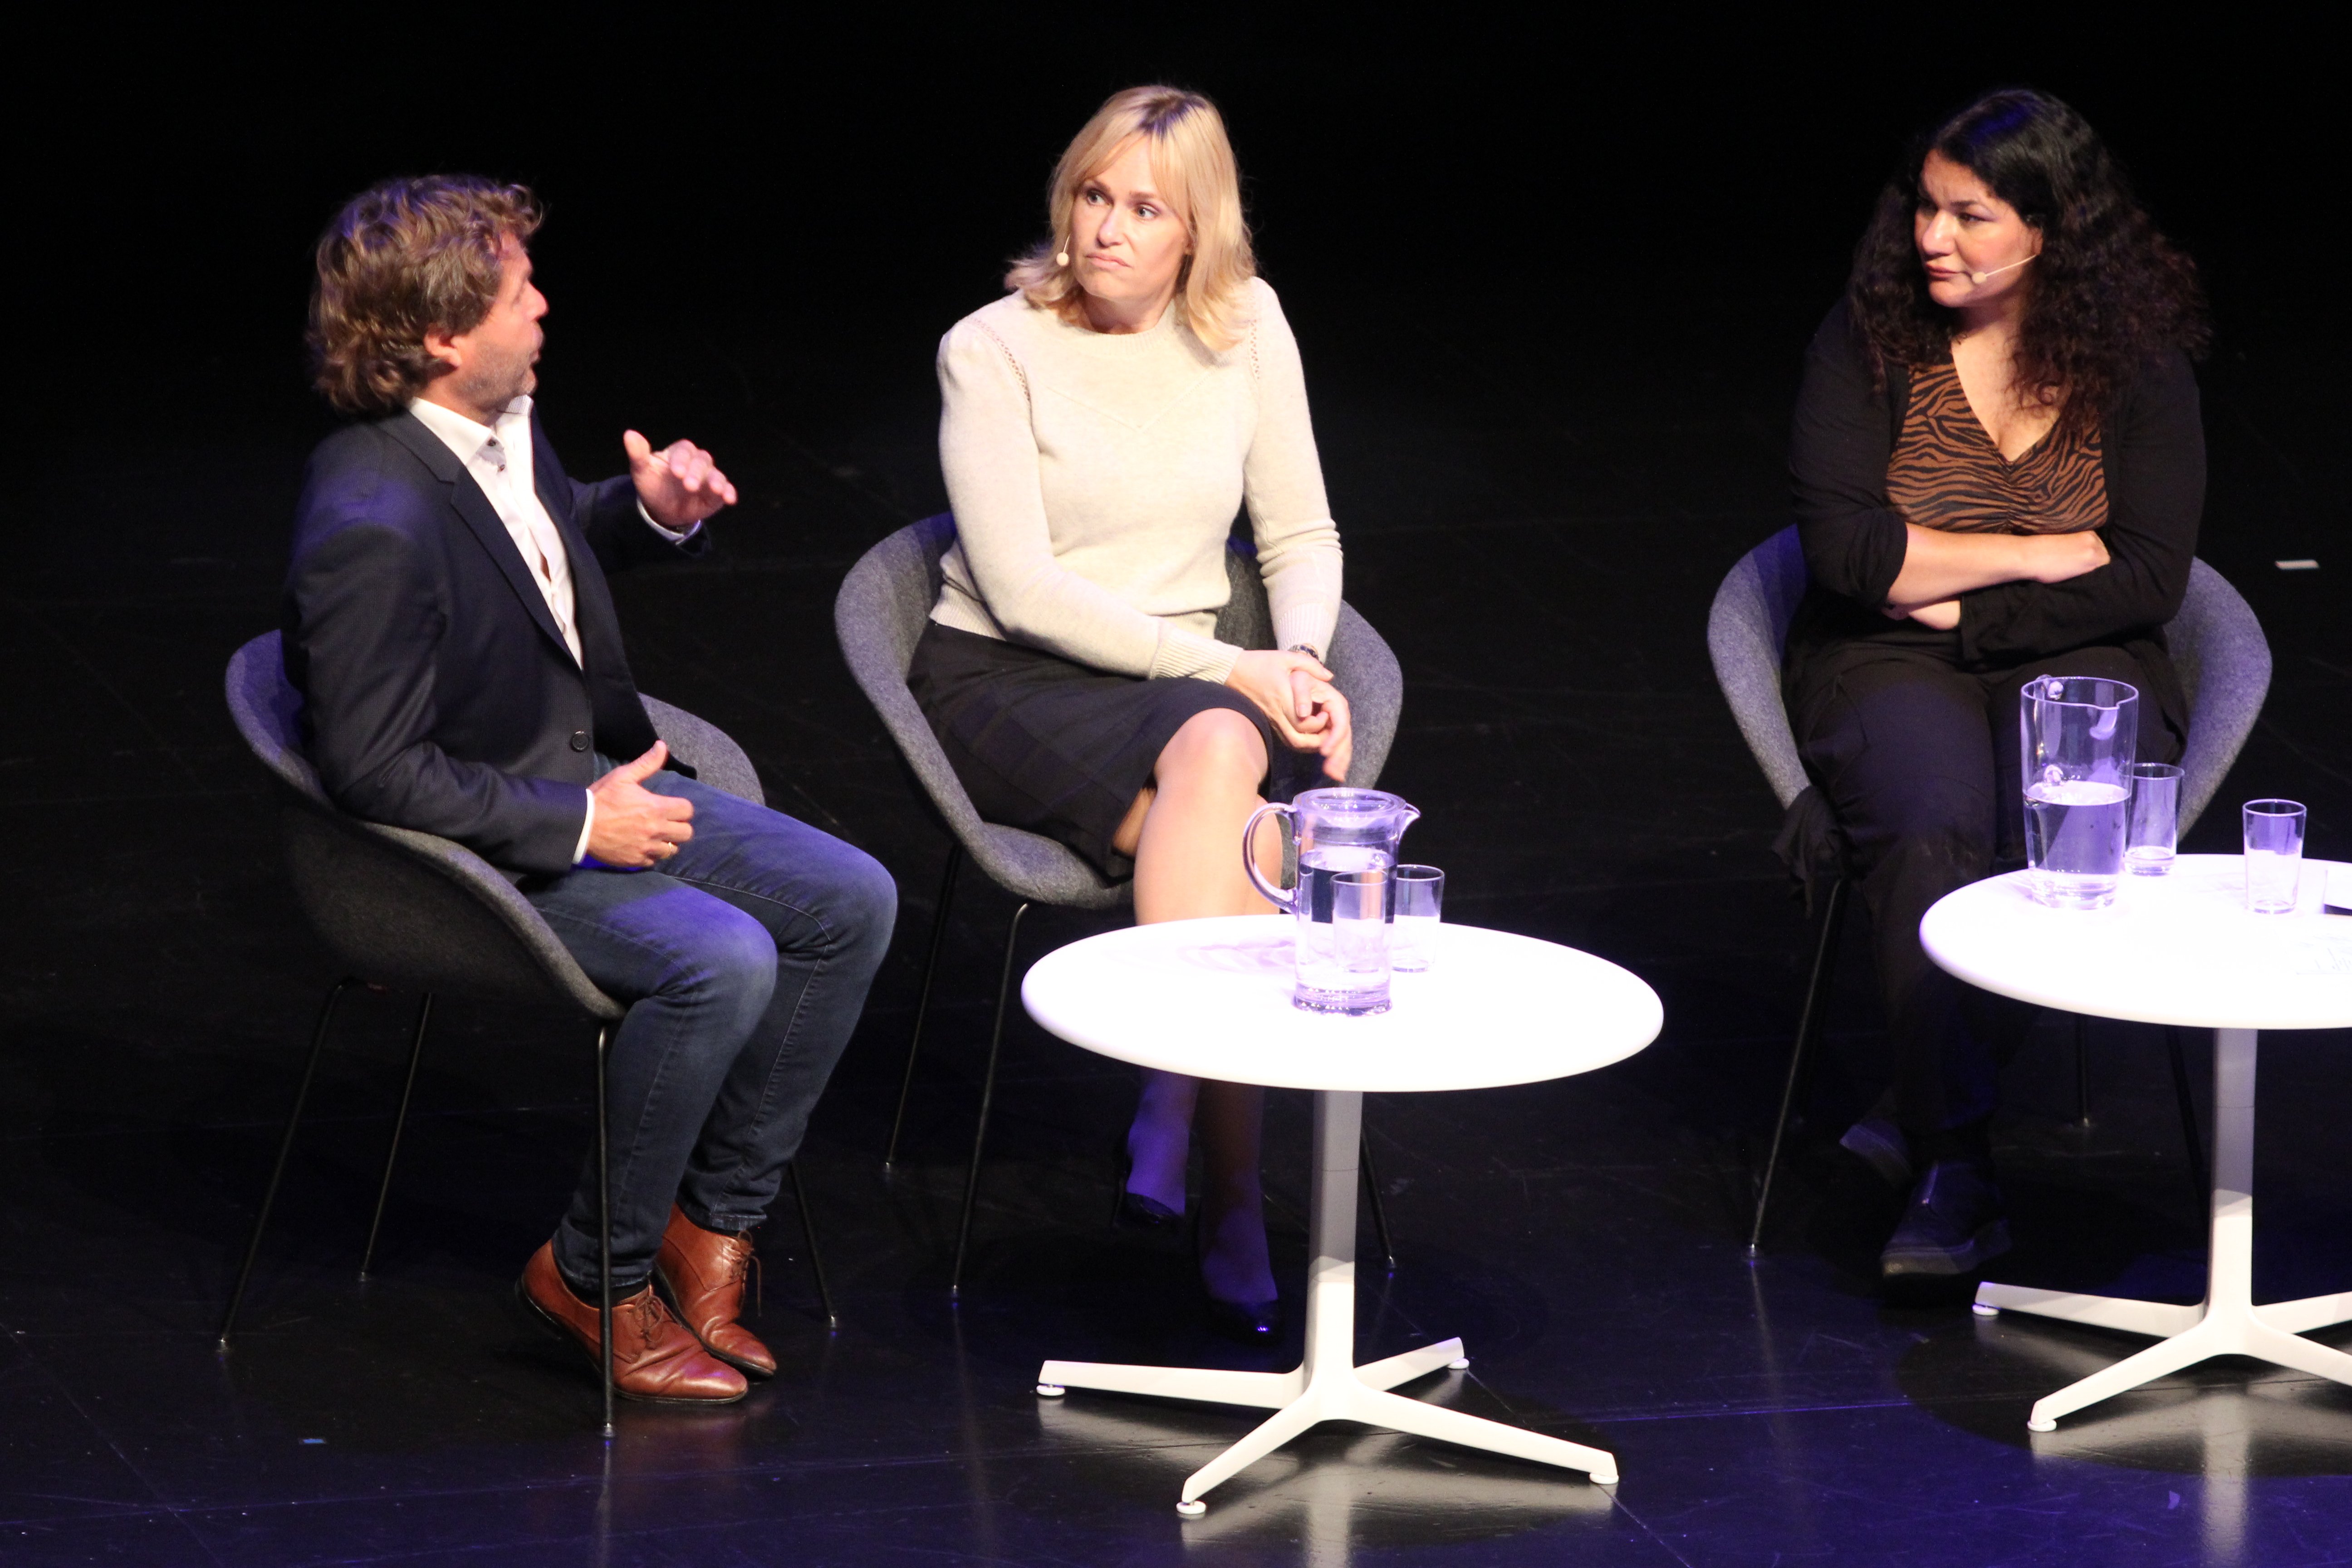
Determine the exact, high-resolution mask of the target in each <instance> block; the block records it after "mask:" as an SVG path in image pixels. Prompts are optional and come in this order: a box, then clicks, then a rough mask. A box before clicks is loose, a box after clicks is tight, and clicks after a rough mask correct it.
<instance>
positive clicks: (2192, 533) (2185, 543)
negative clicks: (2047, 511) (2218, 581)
mask: <svg viewBox="0 0 2352 1568" xmlns="http://www.w3.org/2000/svg"><path fill="white" fill-rule="evenodd" d="M2104 439H2105V441H2107V442H2109V443H2112V444H2113V446H2114V449H2115V460H2114V461H2113V462H2112V463H2110V464H2109V465H2108V467H2107V471H2108V473H2109V474H2111V475H2113V476H2114V479H2115V482H2114V483H2113V484H2112V485H2111V486H2110V487H2109V489H2108V491H2107V521H2106V525H2105V527H2104V528H2102V529H2100V530H2099V536H2100V538H2101V539H2102V540H2103V541H2104V542H2105V553H2106V555H2107V557H2108V559H2107V560H2106V562H2105V563H2104V564H2102V565H2100V566H2099V567H2098V568H2097V569H2096V570H2092V571H2085V572H2083V573H2081V574H2076V575H2070V576H2068V577H2065V578H2064V579H2063V580H2062V581H2051V580H2048V579H2041V580H2034V581H2027V580H2018V581H2013V582H2009V583H2004V584H1997V585H1995V586H1992V587H1989V588H1984V589H1981V590H1979V591H1978V592H1976V593H1973V594H1970V595H1968V596H1967V597H1966V598H1965V599H1963V600H1962V601H1961V605H1962V611H1961V616H1960V647H1961V652H1962V653H1963V655H1964V656H1965V657H1967V658H1971V659H1975V660H1979V661H1982V662H1986V663H1995V664H1998V663H2003V662H2011V661H2016V660H2022V659H2029V658H2035V657H2037V656H2039V655H2042V654H2046V653H2053V652H2055V651H2057V650H2060V649H2063V648H2071V647H2083V646H2084V644H2086V643H2095V642H2100V641H2104V640H2106V639H2109V638H2113V637H2119V636H2121V635H2123V634H2125V633H2127V632H2132V631H2136V630H2138V629H2141V628H2144V627H2150V626H2162V625H2164V624H2165V623H2166V622H2167V621H2169V620H2171V619H2172V618H2173V617H2174V616H2177V615H2179V613H2180V601H2181V599H2182V598H2183V596H2185V595H2187V594H2188V592H2189V563H2190V562H2191V561H2193V560H2194V559H2195V558H2196V554H2197V530H2198V525H2199V523H2200V521H2201V520H2202V518H2203V516H2204V511H2205V423H2204V416H2203V412H2202V410H2201V408H2200V403H2199V398H2198V395H2197V377H2196V374H2195V373H2194V372H2193V371H2191V370H2190V368H2189V361H2188V358H2187V357H2186V356H2185V355H2182V354H2179V353H2175V354H2172V355H2170V356H2168V358H2167V359H2165V360H2163V361H2161V362H2159V363H2156V364H2154V365H2151V366H2150V367H2149V368H2148V369H2147V372H2145V373H2144V374H2143V375H2142V376H2141V378H2140V380H2139V381H2138V383H2137V384H2135V385H2134V386H2133V387H2132V389H2131V390H2130V392H2129V393H2128V395H2126V397H2125V398H2124V399H2123V400H2122V401H2121V403H2120V404H2119V405H2118V406H2117V408H2116V410H2115V412H2114V415H2113V416H2112V418H2111V420H2110V423H2109V426H2108V428H2107V429H2106V430H2105V432H2104ZM2055 537H2056V538H2064V537H2066V536H2064V535H2059V536H2055Z"/></svg>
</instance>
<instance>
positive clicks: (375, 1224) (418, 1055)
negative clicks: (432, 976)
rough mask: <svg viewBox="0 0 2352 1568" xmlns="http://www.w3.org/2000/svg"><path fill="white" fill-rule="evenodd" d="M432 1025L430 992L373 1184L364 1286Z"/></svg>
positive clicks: (414, 1033)
mask: <svg viewBox="0 0 2352 1568" xmlns="http://www.w3.org/2000/svg"><path fill="white" fill-rule="evenodd" d="M432 1022H433V993H431V992H430V991H427V992H426V993H425V999H424V1000H423V1001H421V1002H419V1003H418V1004H417V1005H416V1027H415V1030H414V1031H412V1032H411V1034H410V1037H409V1041H408V1076H407V1078H405V1079H403V1080H402V1081H401V1085H400V1109H399V1110H395V1111H394V1112H393V1116H392V1146H391V1147H390V1148H388V1149H386V1150H385V1151H384V1152H383V1180H382V1181H381V1182H379V1183H377V1184H376V1189H375V1217H374V1218H373V1219H372V1220H370V1221H368V1238H367V1250H366V1251H364V1252H362V1253H361V1254H360V1283H361V1284H362V1285H364V1284H366V1283H367V1277H368V1265H369V1264H371V1263H373V1262H374V1261H375V1238H376V1237H377V1236H378V1235H379V1234H381V1233H382V1232H383V1205H384V1200H385V1199H386V1198H389V1197H390V1196H392V1165H393V1162H394V1161H395V1160H397V1159H399V1158H400V1135H401V1133H402V1132H403V1131H404V1130H405V1129H406V1128H407V1126H408V1100H409V1097H410V1096H411V1095H414V1094H415V1092H416V1064H417V1063H419V1062H421V1061H423V1060H424V1059H425V1029H426V1028H427V1027H428V1026H430V1025H431V1024H432Z"/></svg>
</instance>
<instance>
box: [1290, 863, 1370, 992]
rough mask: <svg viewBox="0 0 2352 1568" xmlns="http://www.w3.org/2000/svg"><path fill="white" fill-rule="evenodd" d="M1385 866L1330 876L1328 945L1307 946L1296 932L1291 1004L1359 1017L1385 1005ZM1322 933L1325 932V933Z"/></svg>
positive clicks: (1325, 929) (1326, 928)
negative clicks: (1295, 971)
mask: <svg viewBox="0 0 2352 1568" xmlns="http://www.w3.org/2000/svg"><path fill="white" fill-rule="evenodd" d="M1392 885H1393V884H1391V881H1390V880H1389V871H1388V868H1387V867H1385V866H1379V867H1374V868H1371V869H1370V870H1366V871H1341V872H1339V874H1338V875H1336V876H1334V877H1333V878H1332V879H1331V923H1330V924H1329V925H1328V927H1325V928H1324V930H1323V931H1317V932H1315V933H1314V935H1316V936H1324V937H1325V940H1327V941H1328V942H1329V943H1330V946H1329V948H1328V950H1324V951H1320V952H1317V951H1312V950H1311V949H1310V948H1309V946H1307V942H1309V941H1310V940H1311V939H1310V938H1306V937H1302V938H1301V945H1300V947H1299V949H1298V989H1297V993H1296V994H1294V995H1293V996H1292V998H1291V1001H1292V1003H1293V1005H1297V1006H1300V1007H1304V1008H1306V1009H1307V1010H1308V1011H1309V1012H1315V1013H1345V1014H1347V1015H1349V1016H1361V1015H1364V1014H1367V1013H1385V1012H1387V1011H1388V1010H1389V890H1390V889H1391V886H1392ZM1325 932H1328V936H1325Z"/></svg>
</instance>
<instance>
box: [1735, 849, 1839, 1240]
mask: <svg viewBox="0 0 2352 1568" xmlns="http://www.w3.org/2000/svg"><path fill="white" fill-rule="evenodd" d="M1849 888H1850V884H1849V883H1848V882H1847V881H1846V879H1844V878H1843V877H1841V878H1839V879H1837V880H1836V881H1835V882H1832V883H1831V884H1830V896H1829V903H1828V905H1827V907H1826V908H1824V909H1823V910H1822V938H1821V942H1820V943H1819V944H1818V945H1817V946H1815V948H1814V949H1813V973H1812V977H1811V979H1809V980H1808V981H1806V983H1805V1009H1804V1011H1803V1012H1802V1013H1801V1014H1799V1015H1798V1016H1797V1043H1796V1044H1795V1045H1794V1046H1792V1047H1790V1051H1789V1079H1788V1082H1787V1083H1785V1084H1783V1085H1782V1086H1781V1089H1780V1115H1779V1116H1778V1117H1776V1118H1775V1119H1774V1120H1773V1122H1772V1146H1771V1149H1770V1152H1768V1153H1767V1154H1766V1155H1765V1156H1764V1179H1763V1181H1762V1182H1761V1183H1760V1184H1759V1186H1758V1189H1757V1193H1756V1223H1755V1225H1754V1226H1752V1227H1751V1228H1750V1229H1749V1230H1748V1258H1750V1259H1751V1260H1752V1259H1753V1258H1755V1257H1756V1256H1757V1253H1758V1250H1759V1248H1760V1247H1762V1246H1763V1242H1764V1215H1765V1211H1766V1210H1767V1209H1768V1208H1769V1207H1770V1205H1771V1203H1772V1177H1773V1174H1774V1173H1776V1172H1778V1171H1779V1170H1780V1144H1781V1142H1782V1141H1783V1140H1784V1139H1785V1138H1786V1137H1787V1136H1788V1131H1789V1112H1790V1110H1792V1109H1793V1108H1794V1107H1795V1105H1796V1103H1797V1085H1798V1083H1799V1082H1800V1081H1801V1079H1802V1078H1803V1076H1804V1069H1805V1058H1806V1054H1807V1052H1808V1051H1809V1050H1810V1049H1811V1047H1812V1043H1813V1037H1814V1036H1815V1035H1817V1034H1819V1033H1820V1032H1821V1026H1822V1015H1823V1014H1824V1013H1826V1012H1827V1011H1828V1003H1829V998H1828V995H1827V992H1828V991H1829V979H1830V970H1831V966H1832V964H1833V963H1835V962H1836V960H1837V950H1838V936H1839V933H1840V932H1841V931H1843V929H1844V927H1845V906H1846V899H1847V895H1848V889H1849Z"/></svg>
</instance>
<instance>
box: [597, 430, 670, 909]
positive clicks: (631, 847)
mask: <svg viewBox="0 0 2352 1568" xmlns="http://www.w3.org/2000/svg"><path fill="white" fill-rule="evenodd" d="M641 438H642V437H641ZM647 510H652V509H651V508H648V509H647ZM668 755H669V747H668V746H667V744H665V743H664V742H660V741H656V742H654V744H653V750H651V751H649V752H646V754H645V755H644V756H642V757H639V758H638V759H637V760H636V761H635V762H634V763H622V764H621V765H620V766H619V767H617V768H614V770H613V771H612V772H611V773H606V774H605V775H604V777H603V778H601V779H598V780H597V781H596V782H595V783H594V784H590V785H589V786H588V792H589V794H591V795H594V796H595V797H596V820H595V822H594V823H593V825H592V826H590V827H589V829H588V858H590V859H591V860H594V861H597V862H598V863H600V864H602V865H606V866H614V867H618V868H621V869H623V870H629V871H635V870H642V869H643V868H646V867H647V866H658V865H660V864H661V863H662V862H663V861H665V860H667V859H668V858H670V857H671V856H673V855H675V854H677V847H678V846H679V845H681V844H683V843H685V842H686V841H687V840H688V839H689V838H691V837H694V803H693V802H692V801H690V800H678V799H676V798H674V797H673V796H670V795H656V794H655V793H654V792H653V791H651V790H649V789H647V788H646V785H645V781H646V779H647V778H648V777H650V776H652V774H653V773H656V771H658V770H659V769H660V767H661V765H662V762H663V760H664V759H665V758H667V756H668Z"/></svg>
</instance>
